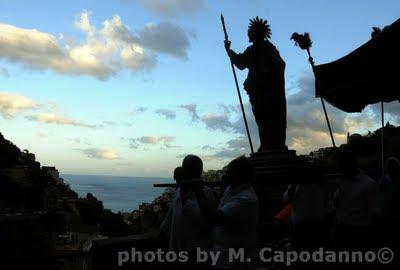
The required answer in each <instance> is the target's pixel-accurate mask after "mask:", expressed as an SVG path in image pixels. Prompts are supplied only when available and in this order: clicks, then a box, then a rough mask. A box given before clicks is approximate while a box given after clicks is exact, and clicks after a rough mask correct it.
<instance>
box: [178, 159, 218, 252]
mask: <svg viewBox="0 0 400 270" xmlns="http://www.w3.org/2000/svg"><path fill="white" fill-rule="evenodd" d="M182 168H183V175H184V177H183V180H182V181H181V182H180V186H179V188H178V189H177V190H176V194H175V196H174V198H173V201H172V204H171V208H172V222H171V235H170V249H171V250H174V251H188V252H189V253H190V254H194V251H195V249H196V248H201V249H202V250H207V249H210V247H211V236H210V231H209V230H207V228H208V227H207V225H208V224H207V222H206V220H205V218H204V216H203V215H202V214H201V210H200V207H199V203H198V201H197V198H196V196H195V190H196V192H197V193H201V194H202V197H203V198H204V201H205V204H206V205H207V207H210V208H215V198H214V193H213V191H212V190H211V189H210V188H209V187H206V186H204V185H202V184H201V183H202V182H201V175H202V173H203V162H202V160H201V159H200V158H199V157H198V156H195V155H188V156H186V157H185V158H184V160H183V162H182Z"/></svg>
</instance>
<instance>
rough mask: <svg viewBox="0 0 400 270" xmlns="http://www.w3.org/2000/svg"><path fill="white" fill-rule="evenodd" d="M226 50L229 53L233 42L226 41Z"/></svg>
mask: <svg viewBox="0 0 400 270" xmlns="http://www.w3.org/2000/svg"><path fill="white" fill-rule="evenodd" d="M224 44H225V50H226V51H227V52H229V51H230V50H231V42H230V41H229V40H225V42H224Z"/></svg>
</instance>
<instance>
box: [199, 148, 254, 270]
mask: <svg viewBox="0 0 400 270" xmlns="http://www.w3.org/2000/svg"><path fill="white" fill-rule="evenodd" d="M253 173H254V172H253V167H252V165H251V164H250V163H249V161H248V160H247V159H246V158H245V157H244V156H242V157H239V158H237V159H234V160H233V161H231V162H230V163H229V164H228V166H227V169H226V172H225V175H224V177H223V179H224V180H225V181H227V184H228V187H227V188H226V190H225V192H224V194H223V196H222V198H221V201H220V203H219V205H218V207H217V209H216V211H215V210H214V211H212V209H204V208H205V207H202V209H203V213H204V212H206V211H207V213H206V215H207V220H208V221H209V224H210V226H211V227H214V243H213V251H214V252H220V256H219V259H218V263H217V267H218V268H228V269H233V268H238V267H239V266H240V262H238V261H232V262H229V260H228V259H229V248H235V249H238V248H243V249H244V252H245V257H246V258H248V257H253V261H254V256H255V252H256V242H257V222H258V214H259V213H258V208H259V207H258V199H257V195H256V193H255V191H254V189H253V187H252V186H251V184H250V183H251V180H252V178H253ZM199 201H200V202H201V201H202V200H201V199H199ZM202 205H203V204H201V206H202ZM246 269H250V266H249V265H247V266H246Z"/></svg>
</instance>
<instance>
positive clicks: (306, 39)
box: [290, 32, 336, 147]
mask: <svg viewBox="0 0 400 270" xmlns="http://www.w3.org/2000/svg"><path fill="white" fill-rule="evenodd" d="M290 39H291V40H294V42H295V45H296V46H299V47H300V48H301V49H302V50H306V51H307V54H308V62H310V64H311V67H312V70H313V73H314V75H315V64H314V59H313V58H312V56H311V53H310V48H311V44H312V41H311V38H310V34H309V33H307V32H306V33H304V34H298V33H293V34H292V37H291V38H290ZM320 99H321V104H322V109H323V110H324V114H325V119H326V123H327V125H328V129H329V135H330V136H331V140H332V145H333V147H336V144H335V139H334V138H333V132H332V128H331V123H330V122H329V117H328V113H327V112H326V107H325V102H324V99H323V98H322V97H320Z"/></svg>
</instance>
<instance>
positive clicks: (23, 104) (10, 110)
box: [0, 92, 36, 118]
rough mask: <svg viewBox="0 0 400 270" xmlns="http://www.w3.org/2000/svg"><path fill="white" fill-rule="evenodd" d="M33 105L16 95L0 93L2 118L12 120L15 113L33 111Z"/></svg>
mask: <svg viewBox="0 0 400 270" xmlns="http://www.w3.org/2000/svg"><path fill="white" fill-rule="evenodd" d="M35 107H36V105H35V103H34V102H33V101H32V100H30V99H28V98H26V97H24V96H21V95H18V94H13V93H7V92H0V114H1V115H2V116H3V117H4V118H13V117H14V116H15V114H16V113H18V112H20V111H26V110H30V109H34V108H35Z"/></svg>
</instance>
